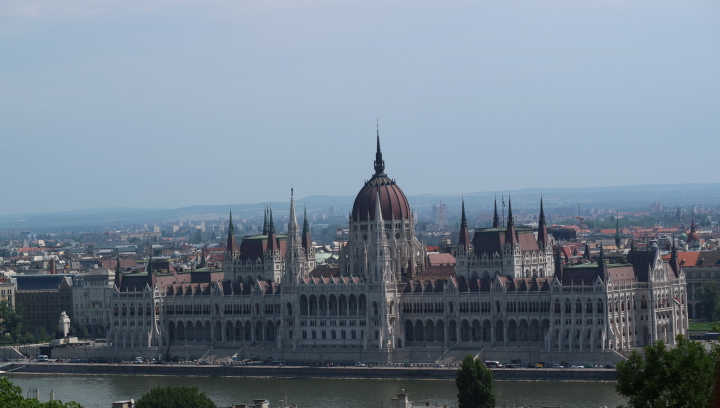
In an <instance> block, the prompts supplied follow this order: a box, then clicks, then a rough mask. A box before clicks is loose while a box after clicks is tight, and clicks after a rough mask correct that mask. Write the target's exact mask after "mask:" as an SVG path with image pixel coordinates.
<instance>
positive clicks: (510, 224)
mask: <svg viewBox="0 0 720 408" xmlns="http://www.w3.org/2000/svg"><path fill="white" fill-rule="evenodd" d="M517 243H518V242H517V234H515V219H514V218H513V215H512V201H510V197H508V219H507V229H506V230H505V245H508V244H510V245H512V246H515V245H517Z"/></svg>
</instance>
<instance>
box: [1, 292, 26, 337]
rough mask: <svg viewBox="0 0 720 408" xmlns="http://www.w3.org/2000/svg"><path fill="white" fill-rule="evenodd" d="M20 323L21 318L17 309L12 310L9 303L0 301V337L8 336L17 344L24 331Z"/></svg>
mask: <svg viewBox="0 0 720 408" xmlns="http://www.w3.org/2000/svg"><path fill="white" fill-rule="evenodd" d="M22 321H23V316H22V313H21V311H20V310H19V308H15V309H13V307H12V305H11V304H10V303H8V302H6V301H4V300H3V301H0V335H2V336H3V337H6V336H7V335H10V336H12V338H13V341H15V342H17V340H18V337H19V336H20V334H21V333H22V332H23V331H24V329H23V324H22Z"/></svg>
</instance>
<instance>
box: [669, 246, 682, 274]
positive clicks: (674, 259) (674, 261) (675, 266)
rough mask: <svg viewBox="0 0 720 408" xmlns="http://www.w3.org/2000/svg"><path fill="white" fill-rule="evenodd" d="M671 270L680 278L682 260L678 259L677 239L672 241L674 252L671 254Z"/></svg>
mask: <svg viewBox="0 0 720 408" xmlns="http://www.w3.org/2000/svg"><path fill="white" fill-rule="evenodd" d="M670 268H671V269H672V270H673V272H674V273H675V277H676V278H677V277H679V276H680V260H679V259H678V254H677V247H675V237H673V240H672V252H671V254H670Z"/></svg>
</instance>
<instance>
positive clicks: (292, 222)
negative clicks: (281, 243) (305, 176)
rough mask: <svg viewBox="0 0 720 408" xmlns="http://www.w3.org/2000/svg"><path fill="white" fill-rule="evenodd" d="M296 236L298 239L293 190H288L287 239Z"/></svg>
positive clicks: (298, 232)
mask: <svg viewBox="0 0 720 408" xmlns="http://www.w3.org/2000/svg"><path fill="white" fill-rule="evenodd" d="M295 234H297V235H298V238H299V234H300V231H299V227H298V223H297V216H296V215H295V193H294V189H293V188H290V217H289V219H288V238H290V237H291V236H293V237H294V235H295Z"/></svg>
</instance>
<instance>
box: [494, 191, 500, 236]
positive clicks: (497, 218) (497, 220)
mask: <svg viewBox="0 0 720 408" xmlns="http://www.w3.org/2000/svg"><path fill="white" fill-rule="evenodd" d="M492 227H493V228H500V216H499V215H498V210H497V196H495V212H494V214H493V226H492Z"/></svg>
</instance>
